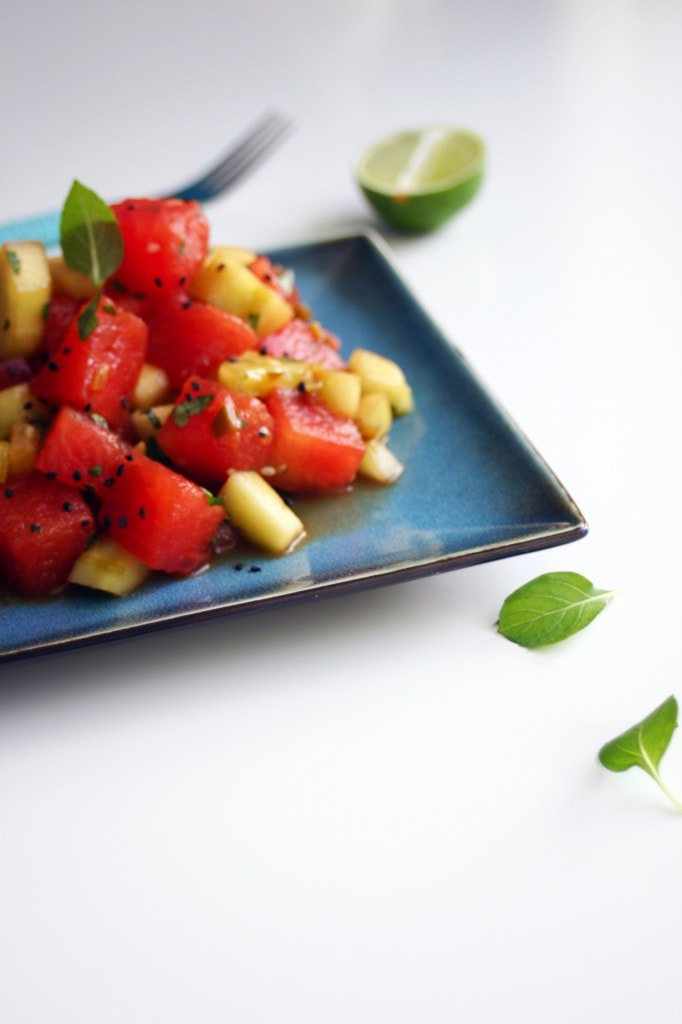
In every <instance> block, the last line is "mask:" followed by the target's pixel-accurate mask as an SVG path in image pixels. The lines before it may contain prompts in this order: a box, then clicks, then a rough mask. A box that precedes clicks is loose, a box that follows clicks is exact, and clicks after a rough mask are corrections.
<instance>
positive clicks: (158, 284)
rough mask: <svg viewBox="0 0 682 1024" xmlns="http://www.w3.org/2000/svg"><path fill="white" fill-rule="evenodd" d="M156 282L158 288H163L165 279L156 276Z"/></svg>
mask: <svg viewBox="0 0 682 1024" xmlns="http://www.w3.org/2000/svg"><path fill="white" fill-rule="evenodd" d="M154 284H155V285H156V287H157V288H163V281H162V280H161V278H160V277H155V278H154Z"/></svg>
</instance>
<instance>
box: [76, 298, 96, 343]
mask: <svg viewBox="0 0 682 1024" xmlns="http://www.w3.org/2000/svg"><path fill="white" fill-rule="evenodd" d="M98 306H99V295H96V296H95V297H94V299H90V302H88V304H87V306H85V308H84V309H82V310H81V312H80V313H79V314H78V337H79V338H80V340H81V341H87V340H88V338H89V337H90V335H91V334H92V332H93V331H94V330H95V328H96V327H97V325H98V323H99V320H98V319H97V307H98Z"/></svg>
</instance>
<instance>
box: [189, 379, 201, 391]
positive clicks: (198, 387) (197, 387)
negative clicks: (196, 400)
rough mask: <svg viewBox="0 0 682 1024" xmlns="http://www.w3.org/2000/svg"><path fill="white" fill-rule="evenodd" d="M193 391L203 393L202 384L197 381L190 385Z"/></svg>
mask: <svg viewBox="0 0 682 1024" xmlns="http://www.w3.org/2000/svg"><path fill="white" fill-rule="evenodd" d="M190 387H191V388H192V391H201V384H200V383H199V381H197V380H193V381H192V383H191V384H190Z"/></svg>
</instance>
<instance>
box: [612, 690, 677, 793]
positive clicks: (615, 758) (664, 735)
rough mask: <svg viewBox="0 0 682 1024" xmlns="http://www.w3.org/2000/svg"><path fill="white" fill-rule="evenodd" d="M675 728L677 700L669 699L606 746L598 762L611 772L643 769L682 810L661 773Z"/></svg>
mask: <svg viewBox="0 0 682 1024" xmlns="http://www.w3.org/2000/svg"><path fill="white" fill-rule="evenodd" d="M676 728H677V701H676V699H675V698H674V697H668V699H667V700H665V701H663V703H662V704H660V705H659V706H658V707H657V708H656V710H655V711H652V712H651V714H650V715H647V717H646V718H643V719H642V721H641V722H638V723H637V725H633V726H632V728H631V729H627V730H626V731H625V732H623V733H621V734H620V736H616V738H615V739H613V740H610V741H609V742H608V743H605V744H604V746H603V747H602V748H601V750H600V751H599V755H598V756H599V761H600V762H601V764H602V765H603V766H604V768H608V770H609V771H611V772H624V771H627V769H628V768H641V769H642V771H645V772H646V773H647V774H648V775H650V776H651V778H652V779H654V780H655V782H657V783H658V785H659V786H660V787H661V789H662V790H663V792H664V793H665V795H666V796H667V797H668V799H669V800H670V801H671V802H672V803H673V804H674V806H675V807H676V808H677V810H678V811H682V803H681V802H680V801H679V800H677V798H676V797H674V796H673V795H672V793H671V792H670V790H669V789H668V787H667V786H666V785H665V784H664V782H663V780H662V779H661V776H660V773H659V765H660V763H661V758H662V757H663V755H664V754H665V752H666V750H667V749H668V745H669V743H670V740H671V738H672V735H673V733H674V731H675V729H676Z"/></svg>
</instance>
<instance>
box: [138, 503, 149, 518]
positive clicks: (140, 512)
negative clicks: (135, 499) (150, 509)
mask: <svg viewBox="0 0 682 1024" xmlns="http://www.w3.org/2000/svg"><path fill="white" fill-rule="evenodd" d="M137 512H138V515H139V517H140V519H144V517H145V516H146V515H147V509H146V508H145V507H144V506H143V505H141V506H140V508H138V510H137Z"/></svg>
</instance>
